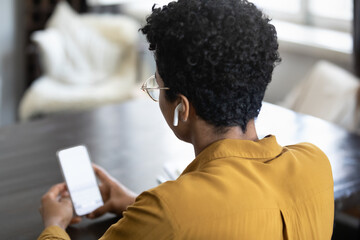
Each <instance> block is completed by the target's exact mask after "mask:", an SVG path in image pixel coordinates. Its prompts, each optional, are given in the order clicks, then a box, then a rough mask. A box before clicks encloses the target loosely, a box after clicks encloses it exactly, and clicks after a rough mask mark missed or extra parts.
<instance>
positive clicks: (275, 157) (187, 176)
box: [39, 0, 334, 240]
mask: <svg viewBox="0 0 360 240" xmlns="http://www.w3.org/2000/svg"><path fill="white" fill-rule="evenodd" d="M269 21H270V20H269V19H268V18H267V17H264V16H263V13H262V12H261V11H259V10H258V9H257V8H256V7H255V6H254V5H253V4H252V3H249V2H247V1H246V0H179V1H178V2H172V3H169V4H168V5H167V6H164V7H163V8H153V11H152V14H151V15H150V16H149V17H148V18H147V24H146V25H145V26H144V27H143V28H142V29H141V31H142V32H143V33H144V34H145V35H146V36H147V39H148V41H149V43H150V50H152V51H154V56H155V60H156V65H157V71H156V73H155V76H153V77H151V78H149V79H148V80H147V81H146V83H145V84H144V85H143V90H145V91H147V92H148V94H149V96H150V97H152V98H153V100H155V101H159V105H160V108H161V111H162V113H163V115H164V118H165V119H166V121H167V123H168V125H169V126H170V128H171V129H172V130H173V132H174V133H175V135H176V136H177V137H178V138H179V139H181V140H183V141H186V142H190V143H192V144H193V146H194V151H195V155H196V158H195V160H194V161H193V162H192V163H191V164H190V165H189V166H188V167H187V168H186V169H185V171H184V172H183V173H182V175H181V176H180V177H179V178H178V179H177V180H176V181H169V182H166V183H164V184H161V185H159V186H158V187H156V188H154V189H151V190H148V191H146V192H143V193H142V194H140V195H139V196H137V197H136V196H135V194H134V193H132V192H131V191H129V190H128V189H126V188H125V187H124V186H122V185H121V184H120V183H118V182H117V181H116V180H115V179H113V178H111V177H110V176H109V175H108V174H107V173H106V172H105V171H104V170H102V169H101V168H99V167H97V166H94V169H95V172H96V174H97V176H98V177H99V179H100V181H101V186H100V187H101V192H102V195H103V198H104V201H105V205H104V206H103V207H101V208H99V209H97V210H95V211H94V212H93V213H91V214H90V215H89V216H88V217H89V218H96V217H98V216H100V215H102V214H104V213H106V212H112V213H116V214H123V218H122V219H120V220H119V222H118V223H116V224H114V225H113V226H111V227H110V228H109V229H108V231H107V232H106V233H105V234H104V236H103V237H102V238H101V239H207V240H208V239H267V240H269V239H317V240H318V239H330V238H331V235H332V227H333V211H334V209H333V208H334V199H333V179H332V174H331V167H330V163H329V161H328V159H327V157H326V156H325V155H324V153H322V152H321V150H319V149H318V148H317V147H315V146H314V145H312V144H309V143H302V144H297V145H293V146H287V147H281V146H280V145H279V144H278V143H277V142H276V139H275V137H274V136H271V135H270V136H267V137H265V138H264V139H258V137H257V134H256V130H255V125H254V119H255V118H256V117H257V115H258V113H259V111H260V108H261V102H262V99H263V96H264V93H265V89H266V87H267V85H268V83H269V82H270V81H271V75H272V71H273V69H274V66H275V64H276V63H277V62H278V61H279V56H278V43H277V37H276V31H275V28H274V27H273V26H272V25H271V24H269ZM59 196H60V197H59ZM41 212H42V217H43V220H44V224H45V227H46V229H45V230H44V232H43V233H42V235H41V236H40V237H39V238H40V239H69V237H68V236H67V234H66V232H65V231H64V229H65V228H66V227H67V226H68V225H69V224H70V223H71V222H77V221H79V218H76V217H73V213H72V205H71V202H70V200H69V199H68V198H67V192H66V187H65V185H64V184H58V185H55V186H54V187H52V188H51V189H50V190H49V192H48V193H46V194H45V195H44V196H43V198H42V207H41Z"/></svg>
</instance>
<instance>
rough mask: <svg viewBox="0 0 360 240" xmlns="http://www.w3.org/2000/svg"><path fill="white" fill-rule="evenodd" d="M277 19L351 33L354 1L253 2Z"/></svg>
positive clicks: (291, 0) (266, 0)
mask: <svg viewBox="0 0 360 240" xmlns="http://www.w3.org/2000/svg"><path fill="white" fill-rule="evenodd" d="M252 2H254V3H255V5H257V6H258V7H259V8H261V9H263V10H264V11H265V12H266V13H267V14H269V15H270V16H271V17H273V18H275V19H280V20H286V21H290V22H295V23H299V24H304V25H311V26H317V27H323V28H328V29H333V30H340V31H345V32H350V31H351V21H352V18H353V4H352V2H353V1H352V0H252Z"/></svg>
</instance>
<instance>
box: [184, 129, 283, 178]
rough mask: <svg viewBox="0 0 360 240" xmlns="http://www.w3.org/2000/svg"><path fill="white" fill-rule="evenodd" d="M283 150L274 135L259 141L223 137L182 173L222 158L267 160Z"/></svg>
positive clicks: (206, 149)
mask: <svg viewBox="0 0 360 240" xmlns="http://www.w3.org/2000/svg"><path fill="white" fill-rule="evenodd" d="M282 150H283V148H282V146H280V145H279V144H278V143H277V141H276V138H275V136H272V135H269V136H266V137H265V138H263V139H260V140H257V141H251V140H240V139H223V140H219V141H216V142H214V143H212V144H210V145H209V146H207V147H206V148H205V149H204V150H203V151H202V152H201V153H200V154H198V156H197V157H196V158H195V160H194V161H192V162H191V163H190V164H189V166H188V167H187V168H186V169H185V170H184V172H183V173H182V174H185V173H188V172H192V171H196V170H199V169H201V167H202V166H203V165H204V164H206V163H207V162H209V161H212V160H215V159H220V158H228V157H236V158H239V160H241V159H244V160H254V161H261V162H267V161H269V160H271V159H274V158H275V157H276V156H278V155H280V154H281V152H282Z"/></svg>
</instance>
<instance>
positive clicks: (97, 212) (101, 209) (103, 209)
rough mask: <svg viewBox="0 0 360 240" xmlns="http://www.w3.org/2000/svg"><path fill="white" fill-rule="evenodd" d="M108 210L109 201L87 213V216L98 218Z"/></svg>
mask: <svg viewBox="0 0 360 240" xmlns="http://www.w3.org/2000/svg"><path fill="white" fill-rule="evenodd" d="M110 210H111V206H110V203H109V202H107V203H105V204H104V205H103V206H101V207H99V208H98V209H96V210H95V211H93V212H92V213H90V214H89V215H87V217H88V218H90V219H94V218H98V217H100V216H102V215H104V214H105V213H107V212H109V211H110Z"/></svg>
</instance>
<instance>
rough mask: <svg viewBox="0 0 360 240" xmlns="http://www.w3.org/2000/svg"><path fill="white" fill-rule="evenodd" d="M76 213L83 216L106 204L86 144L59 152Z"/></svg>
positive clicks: (58, 155) (62, 169)
mask: <svg viewBox="0 0 360 240" xmlns="http://www.w3.org/2000/svg"><path fill="white" fill-rule="evenodd" d="M57 157H58V159H59V163H60V167H61V172H62V174H63V177H64V179H65V182H66V185H67V188H68V191H69V193H70V197H71V201H72V203H73V206H74V210H75V213H76V215H78V216H83V215H86V214H89V213H91V212H92V211H94V210H95V209H97V208H98V207H101V206H102V205H104V202H103V200H102V197H101V193H100V189H99V186H98V184H97V181H96V177H95V173H94V170H93V168H92V166H91V161H90V157H89V153H88V151H87V149H86V147H85V146H76V147H72V148H67V149H63V150H60V151H58V152H57Z"/></svg>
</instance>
